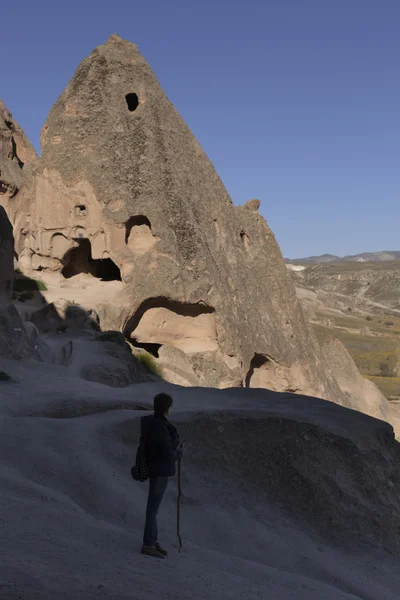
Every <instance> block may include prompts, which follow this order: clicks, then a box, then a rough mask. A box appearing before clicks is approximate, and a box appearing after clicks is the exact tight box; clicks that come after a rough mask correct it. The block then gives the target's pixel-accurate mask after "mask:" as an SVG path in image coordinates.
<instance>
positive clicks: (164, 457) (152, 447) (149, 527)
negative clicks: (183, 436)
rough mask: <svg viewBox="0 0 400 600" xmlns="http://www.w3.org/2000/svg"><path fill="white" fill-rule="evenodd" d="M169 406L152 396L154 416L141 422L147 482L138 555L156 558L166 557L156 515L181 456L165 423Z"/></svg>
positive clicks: (163, 397)
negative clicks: (140, 548) (142, 532)
mask: <svg viewBox="0 0 400 600" xmlns="http://www.w3.org/2000/svg"><path fill="white" fill-rule="evenodd" d="M172 404H173V400H172V398H171V396H169V395H168V394H164V393H161V394H157V395H156V396H155V397H154V414H153V415H149V416H146V417H142V419H141V436H142V437H143V440H144V448H145V456H146V462H147V465H148V471H149V480H150V483H149V495H148V499H147V507H146V522H145V527H144V535H143V546H142V550H141V552H142V554H146V555H148V556H153V557H155V558H165V557H166V556H167V555H168V552H167V551H166V550H164V549H163V548H162V546H161V545H160V543H159V541H158V525H157V516H158V512H159V509H160V506H161V502H162V500H163V497H164V494H165V492H166V489H167V487H168V481H169V478H170V477H174V475H175V474H176V462H177V461H178V460H180V459H181V458H182V456H183V443H181V442H180V440H179V435H178V432H177V430H176V428H175V427H174V426H173V425H172V424H171V423H170V422H169V420H168V417H169V415H170V412H171V408H172Z"/></svg>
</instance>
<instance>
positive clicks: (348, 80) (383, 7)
mask: <svg viewBox="0 0 400 600" xmlns="http://www.w3.org/2000/svg"><path fill="white" fill-rule="evenodd" d="M1 22H2V27H1V36H0V56H1V69H0V97H1V98H2V99H3V100H4V101H5V103H6V104H7V105H8V107H9V109H10V110H11V111H12V112H13V114H14V117H15V118H16V119H17V120H18V121H19V122H20V124H21V125H22V127H23V128H24V129H25V131H26V133H27V134H28V136H29V137H30V139H31V140H32V141H33V142H34V144H35V145H36V147H38V139H39V131H40V128H41V127H42V125H43V123H44V121H45V119H46V116H47V113H48V111H49V109H50V108H51V106H52V104H53V103H54V102H55V100H56V99H57V97H58V96H59V94H60V93H61V91H62V90H63V88H64V87H65V86H66V84H67V83H68V81H69V79H70V78H71V77H72V75H73V73H74V71H75V69H76V67H77V65H78V64H79V62H80V61H81V60H82V59H83V58H84V57H85V56H86V55H87V54H89V53H90V52H91V51H92V50H93V48H94V47H95V46H97V45H98V44H102V43H104V42H105V41H106V39H107V38H108V36H109V35H110V34H111V33H118V34H119V35H121V37H124V38H126V39H129V40H130V41H132V42H135V43H137V44H138V46H139V48H140V50H141V52H142V54H143V55H144V56H145V58H146V59H147V60H148V61H149V63H150V64H151V66H152V68H153V69H154V71H155V72H156V74H157V76H158V78H159V80H160V82H161V84H162V86H163V87H164V89H165V91H166V93H167V95H168V96H169V98H170V99H171V101H172V102H173V103H174V104H175V106H176V107H177V109H178V110H179V111H180V113H181V114H182V116H183V117H184V118H185V120H186V121H187V123H188V125H189V126H190V128H191V129H192V131H193V132H194V134H195V135H196V137H197V138H198V140H199V141H200V143H201V144H202V146H203V148H204V149H205V151H206V152H207V154H208V155H209V157H210V158H211V160H212V161H213V163H214V165H215V167H216V169H217V171H218V172H219V174H220V176H221V177H222V179H223V181H224V183H225V185H226V187H227V189H228V191H229V193H230V194H231V196H232V199H233V201H234V202H235V203H237V204H242V203H244V202H245V201H246V200H248V199H250V198H259V199H260V200H261V202H262V204H261V212H262V214H263V215H264V216H265V218H266V219H267V221H268V223H269V225H270V226H271V228H272V230H273V231H274V233H275V234H276V237H277V239H278V241H279V243H280V245H281V248H282V252H283V253H284V255H285V256H289V257H299V256H306V255H310V254H321V253H324V252H330V253H333V254H350V253H357V252H362V251H375V250H382V249H397V250H399V249H400V239H399V238H400V236H399V227H400V165H399V158H400V120H399V111H400V77H399V71H400V63H399V58H400V2H399V0H246V1H238V0H202V1H201V2H200V1H197V2H193V0H141V1H140V2H139V1H138V0H131V1H128V0H113V1H110V0H107V1H104V0H98V1H97V2H94V1H93V0H79V1H78V0H68V1H66V2H62V1H57V0H51V1H50V0H36V1H32V0H19V1H18V2H15V1H9V2H6V3H5V4H4V5H2V8H1Z"/></svg>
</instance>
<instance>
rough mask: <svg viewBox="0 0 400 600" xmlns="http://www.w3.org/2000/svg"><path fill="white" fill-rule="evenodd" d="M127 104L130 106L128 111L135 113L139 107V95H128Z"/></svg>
mask: <svg viewBox="0 0 400 600" xmlns="http://www.w3.org/2000/svg"><path fill="white" fill-rule="evenodd" d="M125 100H126V103H127V105H128V110H129V111H130V112H134V111H135V110H136V109H137V107H138V106H139V98H138V95H137V94H134V93H132V94H127V95H126V96H125Z"/></svg>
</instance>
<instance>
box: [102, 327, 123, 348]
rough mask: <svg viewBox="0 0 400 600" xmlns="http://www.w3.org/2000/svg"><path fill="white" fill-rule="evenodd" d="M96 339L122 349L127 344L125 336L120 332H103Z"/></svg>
mask: <svg viewBox="0 0 400 600" xmlns="http://www.w3.org/2000/svg"><path fill="white" fill-rule="evenodd" d="M96 339H97V341H98V342H113V343H114V344H118V345H119V346H122V347H124V346H125V344H126V340H125V336H124V334H123V333H121V332H120V331H103V332H102V333H99V335H98V336H97V338H96Z"/></svg>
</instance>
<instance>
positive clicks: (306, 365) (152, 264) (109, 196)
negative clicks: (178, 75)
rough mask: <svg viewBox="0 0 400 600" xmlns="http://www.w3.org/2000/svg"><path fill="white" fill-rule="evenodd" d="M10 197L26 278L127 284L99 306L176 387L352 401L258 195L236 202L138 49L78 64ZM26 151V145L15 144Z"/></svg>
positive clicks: (120, 45) (116, 47)
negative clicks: (261, 390) (42, 274)
mask: <svg viewBox="0 0 400 600" xmlns="http://www.w3.org/2000/svg"><path fill="white" fill-rule="evenodd" d="M41 144H42V155H41V157H40V159H39V160H38V161H35V162H34V163H33V165H32V169H31V173H30V174H29V177H28V179H27V180H26V181H25V185H23V186H22V188H21V189H20V191H18V193H17V194H16V196H15V197H14V198H13V199H12V201H11V200H9V201H8V202H6V203H5V204H6V206H7V210H8V212H9V215H10V218H11V219H12V221H13V224H14V230H15V236H16V252H17V255H18V257H19V262H20V264H21V266H22V267H23V270H24V272H32V271H34V270H41V271H47V272H53V273H54V274H56V275H58V276H59V277H60V278H64V279H70V278H73V277H76V276H79V277H86V280H85V285H87V286H90V285H92V282H96V285H100V287H101V286H103V290H104V289H105V288H104V286H107V281H110V280H120V281H121V283H120V285H121V287H120V288H118V289H119V292H118V301H117V302H112V303H110V302H108V303H105V304H104V305H103V306H101V296H102V293H101V289H100V288H96V295H97V296H98V297H99V301H98V305H96V306H95V307H93V308H95V309H96V310H97V311H98V312H99V315H100V318H101V325H102V326H103V327H106V328H108V329H117V330H120V331H122V332H123V333H124V334H125V335H126V336H127V337H129V338H131V340H132V341H133V343H134V344H135V345H136V346H138V347H142V348H145V349H147V350H148V351H150V352H152V353H153V354H154V355H155V357H157V359H158V360H159V361H160V362H161V363H162V364H164V368H165V372H166V374H167V377H168V378H169V379H170V380H171V381H175V382H179V383H182V384H186V385H208V386H216V387H229V386H247V387H268V388H271V389H273V390H278V391H294V392H299V393H304V394H309V395H316V396H320V397H323V398H328V399H331V400H334V401H336V402H339V403H344V404H345V403H346V402H347V398H346V395H345V394H342V392H341V390H340V388H339V385H338V384H337V382H336V380H335V377H334V375H332V373H331V370H330V369H329V368H328V367H327V365H326V361H325V358H324V356H323V354H322V352H321V351H320V348H319V346H318V343H317V341H316V339H315V338H314V335H313V333H312V331H311V329H310V327H309V325H308V323H307V322H306V320H305V318H304V315H303V312H302V310H301V307H300V305H299V302H298V300H297V298H296V293H295V288H294V285H293V283H292V281H291V279H290V275H289V273H288V272H287V270H286V268H285V264H284V261H283V258H282V255H281V252H280V249H279V246H278V244H277V242H276V240H275V238H274V235H273V234H272V232H271V230H270V229H269V227H268V225H267V223H266V221H265V220H264V218H263V217H262V216H261V215H260V214H259V213H258V208H259V204H260V203H259V201H258V200H251V201H249V202H248V203H247V204H246V205H245V206H243V207H235V206H234V205H233V203H232V201H231V199H230V198H229V195H228V193H227V192H226V190H225V188H224V186H223V184H222V182H221V180H220V179H219V177H218V175H217V173H216V172H215V170H214V168H213V166H212V164H211V162H210V161H209V159H208V158H207V156H206V155H205V153H204V152H203V150H202V149H201V147H200V146H199V144H198V142H197V141H196V139H195V138H194V136H193V134H192V133H191V132H190V130H189V129H188V127H187V126H186V124H185V123H184V121H183V120H182V118H181V117H180V115H179V114H178V112H177V111H176V110H175V108H174V107H173V106H172V104H171V103H170V102H169V100H168V98H167V97H166V95H165V94H164V92H163V90H162V89H161V87H160V85H159V83H158V81H157V79H156V77H155V75H154V74H153V72H152V70H151V69H150V67H149V65H148V64H147V63H146V61H145V60H144V59H143V57H142V56H141V55H140V53H139V51H138V49H137V47H136V46H135V45H134V44H131V43H129V42H126V41H123V40H122V39H121V38H119V37H118V36H115V35H113V36H111V38H110V39H109V40H108V42H107V43H106V44H105V45H103V46H99V47H98V48H96V49H95V50H94V52H93V53H92V54H91V55H90V56H89V57H88V58H86V59H85V60H84V61H83V62H82V63H81V65H80V66H79V67H78V69H77V71H76V73H75V75H74V77H73V78H72V80H71V82H70V83H69V84H68V86H67V88H66V89H65V91H64V92H63V94H62V95H61V97H60V98H59V99H58V101H57V102H56V104H55V105H54V107H53V108H52V110H51V112H50V115H49V117H48V120H47V122H46V124H45V125H44V127H43V130H42V134H41ZM17 146H18V145H17Z"/></svg>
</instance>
